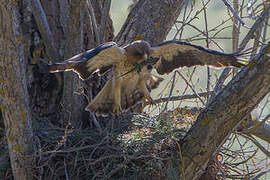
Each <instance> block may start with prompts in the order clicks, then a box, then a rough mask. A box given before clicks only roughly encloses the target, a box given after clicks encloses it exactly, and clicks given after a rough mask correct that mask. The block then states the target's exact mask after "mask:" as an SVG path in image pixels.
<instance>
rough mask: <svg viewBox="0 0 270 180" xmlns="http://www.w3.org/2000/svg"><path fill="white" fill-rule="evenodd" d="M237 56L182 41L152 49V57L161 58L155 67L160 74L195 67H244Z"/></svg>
mask: <svg viewBox="0 0 270 180" xmlns="http://www.w3.org/2000/svg"><path fill="white" fill-rule="evenodd" d="M236 56H237V54H225V53H222V52H218V51H214V50H210V49H205V48H203V47H201V46H196V45H192V44H189V43H186V42H181V41H165V42H162V43H159V44H157V45H154V46H153V47H152V53H151V57H153V58H159V60H158V61H157V63H156V64H155V65H154V67H155V68H156V70H157V72H158V73H159V74H164V73H169V72H171V71H173V70H174V69H176V68H179V67H184V66H186V67H191V66H195V65H210V66H214V67H225V66H233V67H242V66H243V65H242V64H241V63H239V62H237V59H236Z"/></svg>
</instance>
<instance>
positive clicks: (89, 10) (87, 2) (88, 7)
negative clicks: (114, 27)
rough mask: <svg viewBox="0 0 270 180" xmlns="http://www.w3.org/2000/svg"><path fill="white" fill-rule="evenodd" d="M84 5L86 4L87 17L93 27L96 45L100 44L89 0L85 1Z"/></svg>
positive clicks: (93, 12)
mask: <svg viewBox="0 0 270 180" xmlns="http://www.w3.org/2000/svg"><path fill="white" fill-rule="evenodd" d="M86 4H87V10H88V13H89V16H90V18H91V20H92V26H93V30H94V33H95V37H96V40H97V44H100V43H101V41H100V37H99V33H98V27H97V21H96V16H95V11H94V8H93V6H92V4H91V2H90V0H86Z"/></svg>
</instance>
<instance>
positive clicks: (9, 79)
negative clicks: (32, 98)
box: [0, 0, 33, 180]
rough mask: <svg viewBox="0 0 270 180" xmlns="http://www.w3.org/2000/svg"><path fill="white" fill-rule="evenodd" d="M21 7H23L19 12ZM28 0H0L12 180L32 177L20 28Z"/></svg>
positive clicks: (0, 64) (24, 41)
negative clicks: (20, 1) (20, 0)
mask: <svg viewBox="0 0 270 180" xmlns="http://www.w3.org/2000/svg"><path fill="white" fill-rule="evenodd" d="M22 7H24V8H26V9H25V10H24V11H22V9H21V8H22ZM27 8H29V1H24V2H23V3H18V1H8V0H5V1H2V3H1V4H0V12H1V13H0V19H1V22H0V31H1V33H0V50H1V52H3V54H1V56H0V75H1V76H0V82H1V86H0V88H1V89H0V92H1V96H2V101H3V102H2V104H1V105H0V106H1V111H2V113H3V119H4V123H5V131H6V137H7V141H8V149H9V155H10V162H11V166H12V171H13V176H14V179H18V180H19V179H20V180H21V179H27V180H31V179H33V174H32V156H31V155H32V153H33V132H32V121H31V110H30V106H29V95H28V90H27V77H26V61H27V55H28V53H27V52H26V51H28V49H26V47H28V45H29V39H28V37H27V36H24V34H23V31H24V29H23V28H27V23H28V21H29V18H30V17H29V16H28V15H29V13H28V12H27Z"/></svg>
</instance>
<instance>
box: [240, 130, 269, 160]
mask: <svg viewBox="0 0 270 180" xmlns="http://www.w3.org/2000/svg"><path fill="white" fill-rule="evenodd" d="M241 136H243V137H245V138H247V139H249V140H250V141H251V142H252V143H253V144H255V145H256V146H257V147H258V148H259V149H260V150H261V151H262V152H263V153H264V154H265V155H266V156H267V157H268V158H270V152H269V151H267V149H265V148H264V147H263V145H261V144H260V143H259V142H258V141H257V140H256V139H255V138H254V137H252V136H251V135H249V134H241Z"/></svg>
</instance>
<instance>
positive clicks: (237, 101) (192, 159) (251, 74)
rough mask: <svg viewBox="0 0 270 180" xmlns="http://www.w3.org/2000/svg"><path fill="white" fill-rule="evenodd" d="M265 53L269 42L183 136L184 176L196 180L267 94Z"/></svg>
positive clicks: (269, 72)
mask: <svg viewBox="0 0 270 180" xmlns="http://www.w3.org/2000/svg"><path fill="white" fill-rule="evenodd" d="M269 52H270V42H269V43H268V45H267V46H266V47H265V48H264V49H263V50H262V51H261V53H260V55H258V56H256V57H255V58H254V60H252V61H251V62H250V63H249V65H247V66H246V67H244V68H243V69H242V70H241V71H240V72H239V73H238V74H237V75H236V77H235V78H234V79H233V80H232V81H230V83H229V84H228V85H227V86H226V87H225V88H224V89H223V90H222V91H221V92H220V93H219V94H218V95H217V96H216V97H215V98H214V100H213V101H212V102H210V103H209V105H208V106H207V107H206V109H205V110H204V111H203V112H202V113H200V115H199V116H198V118H197V121H196V123H195V124H194V125H193V127H192V128H191V129H190V131H189V132H188V134H187V135H186V137H185V138H184V139H183V142H182V143H181V146H182V152H183V157H184V164H185V167H184V169H185V172H186V174H185V175H186V178H187V179H197V178H198V177H199V176H200V175H201V174H202V173H203V169H204V168H205V167H206V165H207V163H208V161H209V159H210V158H211V157H212V155H213V154H214V153H215V152H216V151H217V150H218V148H219V147H220V146H221V145H222V144H223V143H224V140H226V139H227V137H228V136H229V135H230V134H231V133H232V131H233V130H234V129H235V128H236V127H237V125H238V124H239V123H240V122H241V120H243V119H244V118H245V117H246V116H247V114H249V113H250V112H251V111H252V110H253V109H254V108H255V107H256V106H257V105H258V104H259V103H260V101H261V100H262V99H263V98H264V96H265V95H267V94H268V93H269V91H270V68H269V67H270V57H269V55H267V54H269ZM216 129H218V131H216ZM202 134H203V136H202ZM214 144H215V145H216V146H214Z"/></svg>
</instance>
